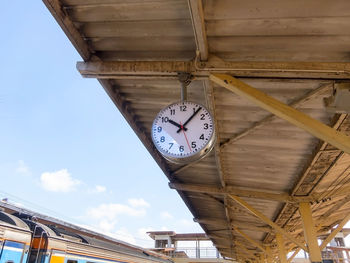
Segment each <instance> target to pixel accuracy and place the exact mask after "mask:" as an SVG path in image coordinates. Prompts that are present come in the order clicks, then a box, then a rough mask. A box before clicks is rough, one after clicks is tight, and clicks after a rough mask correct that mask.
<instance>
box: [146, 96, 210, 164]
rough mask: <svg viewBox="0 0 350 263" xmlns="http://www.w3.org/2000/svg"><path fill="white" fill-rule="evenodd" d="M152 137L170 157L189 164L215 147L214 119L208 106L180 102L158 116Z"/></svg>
mask: <svg viewBox="0 0 350 263" xmlns="http://www.w3.org/2000/svg"><path fill="white" fill-rule="evenodd" d="M152 140H153V143H154V144H155V146H156V148H157V150H158V151H159V152H160V153H161V154H162V155H163V156H164V157H165V158H166V159H167V160H169V161H171V162H174V163H179V164H184V163H189V162H192V161H195V160H198V159H200V158H203V157H204V156H205V155H206V154H207V153H208V152H209V151H210V150H211V149H212V147H213V145H214V141H215V129H214V121H213V118H212V116H211V114H210V113H209V111H208V110H207V109H206V108H205V107H204V106H202V105H200V104H197V103H194V102H190V101H183V102H177V103H174V104H171V105H169V106H167V107H165V108H164V109H162V110H161V111H160V112H159V113H158V115H157V116H156V118H155V119H154V121H153V125H152Z"/></svg>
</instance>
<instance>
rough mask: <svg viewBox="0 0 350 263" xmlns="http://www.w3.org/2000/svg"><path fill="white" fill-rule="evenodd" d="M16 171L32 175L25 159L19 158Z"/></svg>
mask: <svg viewBox="0 0 350 263" xmlns="http://www.w3.org/2000/svg"><path fill="white" fill-rule="evenodd" d="M16 173H19V174H22V175H30V170H29V167H28V166H27V165H26V164H25V162H24V161H23V160H19V161H18V163H17V168H16Z"/></svg>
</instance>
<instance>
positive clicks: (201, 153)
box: [151, 100, 216, 164]
mask: <svg viewBox="0 0 350 263" xmlns="http://www.w3.org/2000/svg"><path fill="white" fill-rule="evenodd" d="M180 103H193V104H196V105H199V106H201V107H202V108H204V109H205V110H206V111H207V112H208V113H209V115H210V118H211V119H212V124H213V132H212V135H211V137H210V139H209V140H208V142H207V143H206V144H205V146H204V147H203V148H202V149H201V150H200V151H198V152H196V153H195V154H193V155H191V156H184V157H175V156H169V155H167V153H165V152H163V150H162V149H161V148H159V146H158V145H157V143H155V140H154V138H153V127H154V123H155V121H156V120H157V119H158V116H159V114H160V113H161V112H162V111H163V110H164V109H166V108H168V107H170V106H172V105H175V104H180ZM151 137H152V142H153V145H154V146H155V147H156V149H157V151H158V152H159V153H160V154H161V155H162V156H163V157H164V158H165V159H166V160H168V161H170V162H172V163H175V164H187V163H191V162H194V161H198V160H201V159H203V158H204V157H205V156H207V155H208V154H209V153H210V152H211V150H212V149H213V148H214V145H215V142H216V125H215V120H214V117H213V114H212V113H211V112H210V111H209V110H208V108H207V107H206V106H204V105H203V104H201V103H197V102H194V101H190V100H185V101H177V102H174V103H171V104H169V105H167V106H165V107H163V108H162V109H161V110H160V111H159V112H158V113H157V115H156V117H155V118H154V120H153V122H152V126H151Z"/></svg>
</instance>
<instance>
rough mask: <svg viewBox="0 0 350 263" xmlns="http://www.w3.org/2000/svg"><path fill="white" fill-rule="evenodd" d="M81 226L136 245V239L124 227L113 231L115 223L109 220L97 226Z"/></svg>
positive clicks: (102, 221)
mask: <svg viewBox="0 0 350 263" xmlns="http://www.w3.org/2000/svg"><path fill="white" fill-rule="evenodd" d="M79 226H80V227H82V228H86V229H89V230H91V231H94V232H97V233H101V234H103V235H106V236H109V237H112V238H115V239H118V240H122V241H125V242H128V243H131V244H134V245H136V240H135V238H134V237H133V235H132V234H131V233H130V232H129V231H128V230H127V229H126V228H125V227H122V228H119V229H117V230H116V231H113V229H114V227H115V222H108V221H107V220H101V221H100V223H99V224H98V225H95V226H90V225H81V224H80V225H79Z"/></svg>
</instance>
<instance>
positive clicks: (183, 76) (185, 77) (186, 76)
mask: <svg viewBox="0 0 350 263" xmlns="http://www.w3.org/2000/svg"><path fill="white" fill-rule="evenodd" d="M177 77H178V79H179V81H180V83H181V101H185V100H187V86H188V85H190V83H191V81H192V79H193V75H192V74H191V73H188V72H178V73H177Z"/></svg>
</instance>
